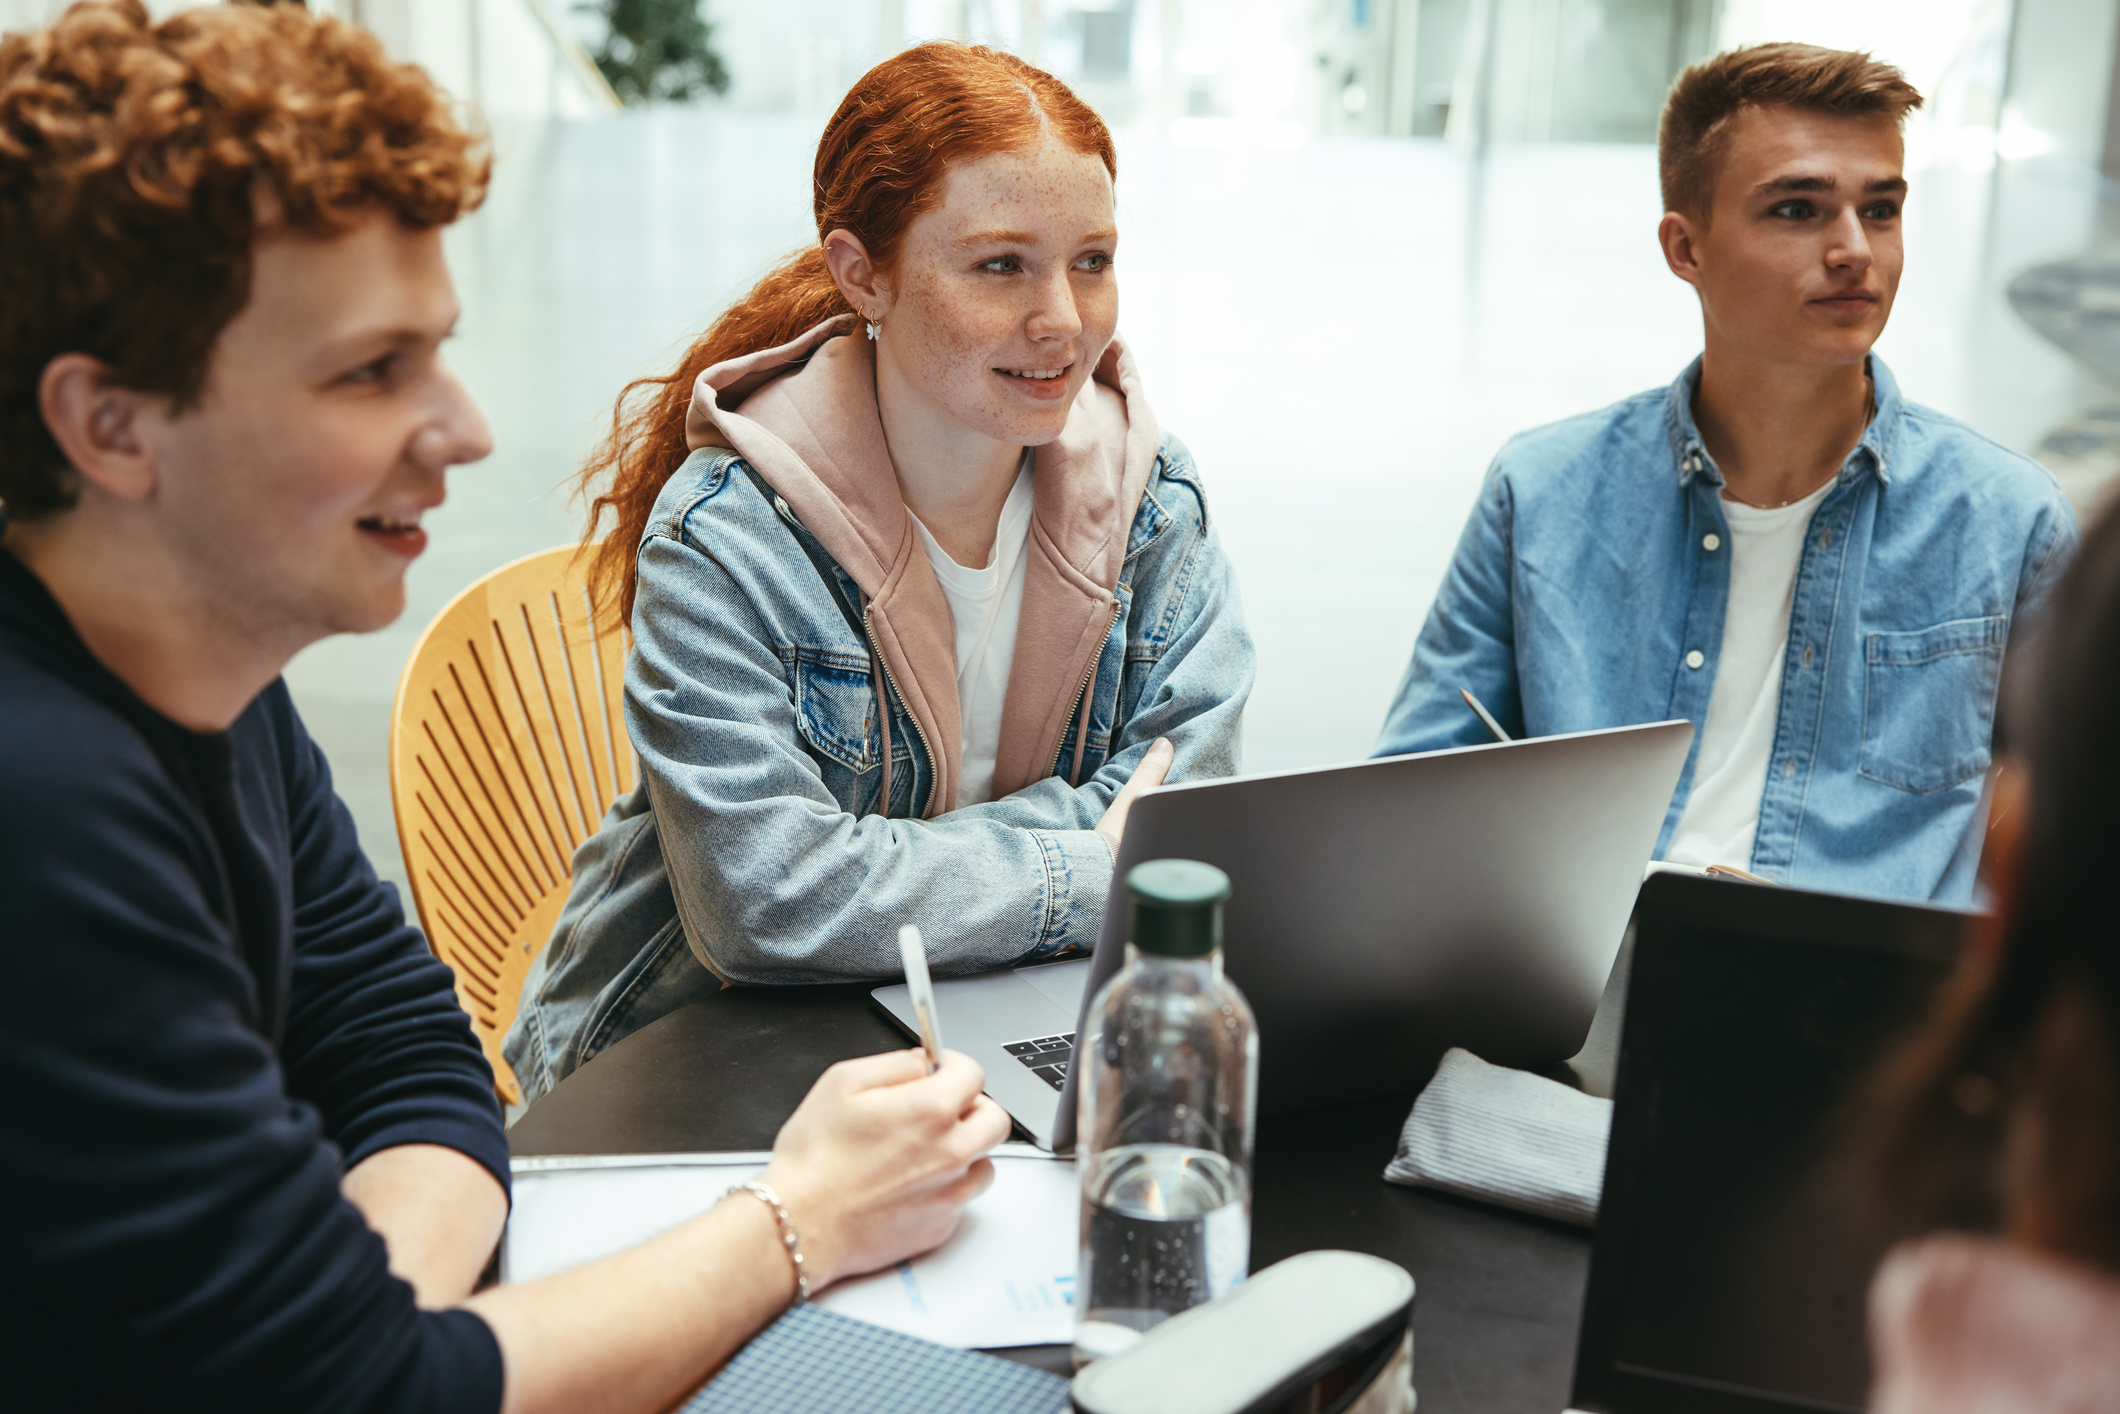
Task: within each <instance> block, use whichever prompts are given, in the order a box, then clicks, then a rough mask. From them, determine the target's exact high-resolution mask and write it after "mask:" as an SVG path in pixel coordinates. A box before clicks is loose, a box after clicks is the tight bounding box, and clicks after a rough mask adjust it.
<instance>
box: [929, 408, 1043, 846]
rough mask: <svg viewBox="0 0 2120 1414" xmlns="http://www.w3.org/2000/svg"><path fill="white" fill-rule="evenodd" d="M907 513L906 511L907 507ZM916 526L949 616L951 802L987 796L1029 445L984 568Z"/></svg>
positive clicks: (1008, 651)
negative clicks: (954, 739)
mask: <svg viewBox="0 0 2120 1414" xmlns="http://www.w3.org/2000/svg"><path fill="white" fill-rule="evenodd" d="M907 514H911V512H907ZM913 524H914V525H916V526H919V527H920V543H921V544H923V545H925V546H926V547H927V557H928V563H929V564H931V565H933V566H934V567H935V578H937V579H939V580H941V581H942V597H943V598H945V599H947V600H949V603H950V619H951V621H952V622H953V623H954V624H955V625H956V629H957V720H958V727H959V730H960V732H961V735H962V741H963V757H962V765H963V769H962V770H961V771H959V772H958V776H957V799H956V801H955V802H954V803H952V804H951V806H950V808H951V809H952V810H955V809H958V808H960V807H962V806H966V805H978V804H980V803H981V802H983V801H987V800H991V799H993V796H994V756H995V753H996V752H998V751H999V750H1000V748H1001V704H1002V701H1003V699H1005V698H1006V697H1007V696H1008V670H1009V665H1010V664H1011V663H1013V662H1015V661H1016V621H1017V620H1018V619H1019V618H1021V617H1022V615H1023V567H1024V554H1023V547H1024V546H1025V545H1027V544H1029V543H1030V535H1031V451H1030V448H1028V447H1026V448H1024V449H1023V463H1022V466H1021V467H1020V468H1019V469H1018V470H1017V472H1016V484H1015V485H1014V486H1013V487H1011V488H1010V490H1009V493H1008V500H1007V501H1005V502H1003V503H1002V506H1001V523H1000V524H999V525H998V526H997V527H996V528H995V532H994V548H993V549H992V550H991V551H989V552H988V554H987V559H986V568H985V569H978V570H968V569H966V568H965V567H964V566H963V565H960V564H958V563H957V562H956V561H955V560H953V559H951V558H950V556H949V552H948V551H947V550H944V549H943V548H942V547H941V546H940V545H938V544H936V543H935V537H934V536H932V535H930V534H928V528H927V527H926V526H924V525H921V524H920V517H919V516H913Z"/></svg>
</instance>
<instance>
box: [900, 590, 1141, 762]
mask: <svg viewBox="0 0 2120 1414" xmlns="http://www.w3.org/2000/svg"><path fill="white" fill-rule="evenodd" d="M1120 607H1121V606H1120V604H1119V601H1118V600H1117V599H1114V600H1112V616H1111V619H1110V621H1109V622H1107V623H1106V624H1105V625H1104V637H1103V638H1100V639H1098V640H1097V651H1096V652H1094V653H1092V654H1090V655H1089V666H1088V667H1087V668H1084V669H1083V670H1082V681H1081V682H1079V683H1077V684H1076V685H1075V712H1080V711H1084V710H1087V704H1085V703H1084V702H1083V700H1082V699H1083V697H1084V696H1085V695H1086V694H1087V693H1088V692H1089V683H1090V679H1091V678H1093V677H1095V676H1096V675H1097V664H1099V663H1100V662H1102V661H1104V645H1105V644H1106V643H1108V642H1110V641H1111V636H1112V629H1113V627H1114V626H1116V625H1117V624H1118V622H1119V613H1120ZM877 661H878V662H881V661H882V659H881V657H880V656H879V657H878V659H877ZM886 675H887V676H888V670H886ZM1075 712H1069V713H1068V714H1067V716H1065V717H1064V718H1062V719H1061V724H1060V744H1059V745H1058V746H1056V747H1054V748H1053V759H1052V760H1051V761H1049V762H1047V763H1046V766H1045V774H1046V775H1048V776H1051V775H1057V774H1058V773H1059V770H1060V758H1061V756H1062V755H1064V754H1065V753H1066V751H1067V748H1068V747H1069V746H1070V745H1072V744H1073V741H1074V733H1073V732H1070V731H1069V730H1068V729H1067V724H1068V723H1069V722H1072V721H1074V720H1075ZM914 725H915V726H918V725H919V723H918V722H915V723H914ZM1082 750H1083V753H1084V754H1085V755H1087V754H1088V752H1089V738H1088V736H1086V735H1085V736H1084V737H1083V738H1082ZM1075 766H1076V769H1077V771H1078V772H1079V770H1080V768H1081V766H1082V763H1081V762H1080V761H1077V762H1076V763H1075Z"/></svg>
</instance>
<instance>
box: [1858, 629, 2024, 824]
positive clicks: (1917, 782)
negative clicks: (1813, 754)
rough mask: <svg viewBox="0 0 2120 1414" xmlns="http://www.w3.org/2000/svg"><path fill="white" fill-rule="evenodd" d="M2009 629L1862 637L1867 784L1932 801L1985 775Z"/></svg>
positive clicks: (1922, 631)
mask: <svg viewBox="0 0 2120 1414" xmlns="http://www.w3.org/2000/svg"><path fill="white" fill-rule="evenodd" d="M2009 623H2010V621H2009V615H2007V614H1995V615H1993V616H1991V617H1988V618H1984V619H1953V620H1952V621H1951V622H1949V623H1942V624H1937V625H1935V626H1934V627H1933V628H1924V629H1917V630H1915V631H1913V632H1911V633H1866V634H1864V635H1863V640H1862V658H1863V667H1862V671H1863V682H1862V759H1861V762H1860V764H1859V765H1858V766H1857V768H1856V769H1857V770H1858V771H1859V772H1860V773H1861V774H1862V775H1863V776H1864V777H1866V778H1867V779H1869V780H1873V781H1877V782H1880V783H1881V784H1884V785H1888V786H1891V787H1893V788H1895V789H1898V790H1903V791H1910V792H1912V793H1914V794H1916V795H1929V794H1932V793H1934V792H1936V791H1940V790H1948V789H1950V788H1951V787H1952V786H1955V785H1957V784H1959V783H1960V782H1961V781H1966V780H1970V779H1971V778H1973V777H1974V776H1977V775H1979V774H1980V773H1981V772H1982V771H1984V770H1986V769H1987V764H1988V744H1989V739H1990V736H1991V734H1992V733H1993V731H1994V725H1995V689H1996V686H1997V684H1998V683H1999V682H2000V681H2001V677H2002V649H2003V645H2004V644H2005V643H2007V642H2008V641H2009Z"/></svg>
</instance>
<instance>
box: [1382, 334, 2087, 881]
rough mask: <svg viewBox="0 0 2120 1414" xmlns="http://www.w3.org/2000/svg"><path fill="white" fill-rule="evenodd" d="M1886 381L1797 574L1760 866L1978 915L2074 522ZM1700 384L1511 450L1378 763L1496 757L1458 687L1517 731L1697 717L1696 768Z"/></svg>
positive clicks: (1677, 810) (1705, 576)
mask: <svg viewBox="0 0 2120 1414" xmlns="http://www.w3.org/2000/svg"><path fill="white" fill-rule="evenodd" d="M1870 371H1871V375H1872V377H1873V378H1874V379H1875V382H1876V389H1877V408H1876V416H1875V417H1874V418H1873V419H1872V420H1871V422H1870V426H1869V429H1868V430H1867V431H1866V432H1864V433H1863V436H1862V440H1861V441H1860V442H1859V443H1857V444H1856V447H1855V450H1854V451H1853V452H1851V453H1850V454H1849V456H1848V459H1847V461H1846V462H1845V463H1844V464H1843V465H1842V466H1841V469H1840V475H1839V477H1838V479H1837V480H1836V481H1835V483H1834V485H1833V487H1832V489H1831V490H1829V491H1828V492H1827V493H1826V495H1825V499H1824V500H1822V501H1820V502H1819V504H1818V508H1817V509H1816V511H1814V512H1813V514H1812V517H1811V524H1810V529H1809V531H1808V532H1807V533H1806V535H1805V539H1804V547H1803V556H1802V559H1801V561H1800V563H1799V564H1798V567H1797V571H1796V586H1795V598H1794V602H1793V605H1792V607H1791V609H1790V612H1789V639H1788V646H1787V648H1786V650H1785V652H1786V656H1785V657H1784V659H1783V663H1782V680H1781V704H1780V711H1779V716H1778V720H1777V722H1776V726H1775V732H1774V752H1773V756H1772V757H1771V759H1770V761H1769V765H1768V770H1767V783H1766V789H1765V790H1764V792H1763V793H1762V794H1761V796H1760V801H1759V828H1758V832H1757V834H1756V836H1755V838H1754V842H1753V846H1752V859H1751V864H1750V867H1751V869H1752V871H1753V872H1754V873H1757V874H1761V875H1764V876H1766V877H1767V878H1769V879H1773V880H1775V881H1776V882H1778V883H1784V884H1791V885H1796V886H1799V887H1803V888H1810V889H1822V890H1827V891H1831V892H1837V893H1852V894H1867V895H1872V896H1879V897H1889V898H1904V899H1933V900H1935V901H1937V902H1941V903H1950V904H1964V903H1966V902H1967V901H1968V900H1969V899H1970V898H1971V896H1972V889H1973V872H1974V866H1975V865H1976V863H1977V862H1978V838H1977V835H1974V834H1973V833H1972V831H1971V827H1972V825H1973V823H1974V819H1975V816H1976V814H1977V813H1978V812H1979V810H1980V801H1981V795H1982V785H1983V772H1984V771H1985V769H1986V767H1987V764H1988V740H1989V735H1990V730H1991V727H1992V724H1993V720H1994V710H1995V691H1996V686H1997V681H1998V678H1999V675H2000V672H2001V668H2002V651H2003V646H2004V644H2005V643H2006V642H2007V641H2008V639H2009V633H2010V627H2011V625H2012V624H2013V623H2014V622H2015V621H2016V620H2017V619H2018V618H2020V617H2021V616H2022V615H2023V614H2024V613H2025V611H2026V610H2027V609H2028V608H2030V607H2031V606H2033V605H2034V604H2036V603H2037V602H2038V600H2039V599H2040V598H2041V597H2042V596H2043V595H2044V593H2045V592H2046V589H2047V587H2048V586H2049V585H2050V584H2051V583H2052V581H2053V579H2054V577H2055V576H2056V575H2057V574H2058V573H2059V572H2060V569H2061V566H2062V564H2063V562H2064V561H2065V560H2066V558H2067V554H2068V551H2069V550H2070V548H2071V547H2072V546H2073V545H2074V543H2075V539H2076V520H2075V516H2074V514H2073V513H2072V512H2071V511H2070V509H2069V505H2068V502H2067V501H2066V500H2064V499H2063V498H2062V495H2061V491H2060V488H2059V487H2058V486H2057V485H2056V484H2055V481H2054V478H2053V477H2052V476H2051V475H2050V474H2048V472H2047V471H2046V470H2045V469H2044V468H2042V467H2040V466H2038V465H2037V464H2036V463H2033V462H2030V461H2027V460H2026V459H2025V458H2023V457H2020V456H2018V455H2016V454H2015V453H2013V452H2009V451H2006V450H2005V449H2003V448H2001V447H1999V446H1997V445H1995V444H1994V443H1993V442H1990V441H1988V440H1987V439H1986V438H1984V437H1981V436H1980V435H1978V434H1977V433H1975V432H1973V431H1972V430H1971V429H1969V428H1967V427H1966V426H1964V425H1963V424H1962V423H1959V422H1957V421H1954V420H1953V419H1951V418H1948V417H1945V416H1943V415H1942V414H1940V413H1937V412H1933V411H1931V410H1929V409H1927V408H1924V407H1920V406H1918V405H1915V404H1912V403H1908V402H1905V401H1903V400H1902V399H1901V397H1900V395H1899V388H1898V385H1897V384H1896V383H1894V382H1893V380H1892V375H1891V374H1890V373H1889V372H1887V371H1886V369H1885V366H1884V364H1883V362H1882V361H1881V360H1879V359H1876V358H1874V357H1873V358H1872V359H1871V360H1870ZM1699 378H1700V362H1699V360H1695V361H1694V363H1693V365H1692V366H1691V367H1690V368H1688V369H1687V370H1686V371H1685V372H1684V373H1683V374H1681V375H1679V377H1678V379H1677V381H1676V382H1674V383H1672V384H1671V386H1670V387H1669V388H1668V389H1664V390H1661V391H1658V392H1650V393H1643V394H1641V395H1640V396H1638V397H1633V398H1629V399H1628V400H1627V401H1625V402H1623V403H1619V404H1617V405H1615V406H1613V407H1610V408H1606V409H1604V410H1603V411H1601V412H1594V413H1586V414H1584V415H1583V416H1581V417H1574V418H1570V419H1568V420H1567V421H1565V422H1557V423H1554V424H1553V425H1551V426H1549V427H1542V428H1539V429H1537V430H1535V431H1532V432H1526V433H1524V434H1522V435H1521V436H1518V437H1515V438H1513V439H1511V441H1510V442H1509V444H1508V445H1507V446H1505V447H1504V448H1503V449H1502V451H1501V454H1500V455H1499V456H1497V457H1496V458H1495V460H1494V465H1493V467H1492V468H1490V469H1489V471H1488V473H1487V480H1486V484H1485V486H1484V487H1483V488H1482V490H1481V493H1480V499H1479V504H1478V505H1477V507H1475V509H1474V510H1473V513H1472V517H1471V520H1470V521H1469V522H1468V523H1467V524H1466V527H1465V531H1464V535H1463V536H1462V538H1460V540H1459V541H1458V547H1457V554H1456V556H1455V558H1454V559H1453V560H1452V562H1451V565H1450V569H1449V571H1448V573H1446V574H1445V576H1444V578H1443V583H1442V587H1441V588H1440V590H1438V592H1437V594H1436V599H1435V604H1434V606H1433V607H1432V608H1431V609H1430V610H1429V613H1428V620H1427V622H1426V623H1425V624H1423V625H1422V627H1421V634H1420V638H1419V639H1418V640H1417V641H1416V642H1415V644H1414V650H1413V661H1412V663H1411V664H1410V665H1409V666H1408V668H1407V670H1406V677H1405V681H1404V682H1403V683H1402V684H1401V685H1400V687H1399V693H1398V698H1397V700H1396V701H1394V702H1393V704H1392V707H1391V712H1390V715H1389V717H1388V718H1387V719H1386V721H1385V724H1384V731H1383V735H1382V737H1381V738H1380V740H1379V743H1378V753H1377V754H1379V755H1392V754H1396V753H1399V752H1407V751H1430V750H1434V749H1436V748H1439V747H1446V746H1462V745H1466V744H1468V743H1472V742H1481V741H1487V740H1490V739H1491V738H1490V736H1489V734H1488V732H1487V730H1486V728H1485V727H1483V726H1481V724H1480V722H1479V721H1478V719H1477V718H1475V717H1474V716H1473V714H1472V713H1471V712H1470V711H1468V710H1467V709H1466V707H1465V704H1464V701H1463V699H1462V698H1460V697H1459V696H1458V689H1460V688H1469V689H1470V690H1471V691H1472V693H1473V694H1474V695H1475V696H1477V697H1478V698H1479V699H1480V700H1481V701H1482V702H1484V703H1485V704H1486V705H1487V708H1488V710H1490V711H1491V712H1493V713H1494V715H1495V717H1496V719H1497V720H1499V721H1500V722H1501V724H1502V725H1503V726H1504V727H1505V728H1507V729H1508V730H1509V731H1510V732H1511V733H1512V734H1515V735H1522V736H1548V735H1553V734H1557V733H1561V732H1576V731H1588V730H1593V729H1596V728H1602V727H1617V726H1625V725H1630V724H1633V723H1638V722H1654V721H1662V720H1666V719H1670V718H1685V719H1687V720H1689V721H1691V722H1692V723H1693V724H1694V727H1695V729H1696V734H1695V736H1694V750H1695V753H1697V752H1698V750H1699V744H1700V737H1699V735H1698V729H1699V727H1700V726H1701V724H1702V723H1703V722H1704V721H1705V720H1706V719H1707V714H1708V697H1709V694H1710V692H1711V691H1712V690H1713V688H1714V686H1715V666H1716V662H1717V657H1718V653H1719V651H1720V649H1721V647H1722V632H1723V617H1724V609H1725V607H1726V601H1727V599H1728V595H1729V588H1730V554H1729V550H1728V548H1727V547H1728V545H1729V543H1730V530H1729V526H1728V524H1727V522H1726V521H1725V520H1724V517H1723V509H1722V497H1721V490H1722V485H1723V477H1722V473H1721V472H1720V471H1719V470H1717V468H1716V466H1715V462H1714V459H1713V458H1711V457H1710V456H1709V455H1708V453H1707V449H1706V448H1705V447H1704V446H1702V444H1701V439H1700V432H1699V429H1698V428H1696V427H1695V426H1694V422H1693V410H1692V402H1693V391H1694V389H1695V387H1696V386H1697V385H1698V382H1699ZM1695 654H1697V655H1699V656H1698V657H1697V658H1696V657H1694V656H1693V655H1695ZM1695 663H1698V665H1699V666H1697V667H1696V666H1693V665H1694V664H1695ZM1693 766H1694V761H1693V758H1692V757H1691V756H1689V757H1688V759H1687V761H1686V767H1685V772H1684V774H1683V775H1681V776H1680V778H1679V783H1678V791H1677V793H1676V794H1675V795H1673V796H1672V798H1671V806H1670V809H1669V810H1668V812H1666V814H1665V817H1664V827H1663V833H1662V834H1661V835H1660V836H1659V838H1658V840H1657V845H1656V849H1657V854H1658V856H1659V857H1661V855H1662V853H1663V850H1664V848H1665V847H1666V845H1668V844H1669V842H1670V839H1671V834H1672V831H1673V829H1674V828H1675V827H1676V826H1677V824H1678V819H1679V816H1680V815H1681V814H1683V813H1684V811H1685V808H1686V797H1687V794H1688V792H1689V791H1690V790H1691V788H1692V783H1693Z"/></svg>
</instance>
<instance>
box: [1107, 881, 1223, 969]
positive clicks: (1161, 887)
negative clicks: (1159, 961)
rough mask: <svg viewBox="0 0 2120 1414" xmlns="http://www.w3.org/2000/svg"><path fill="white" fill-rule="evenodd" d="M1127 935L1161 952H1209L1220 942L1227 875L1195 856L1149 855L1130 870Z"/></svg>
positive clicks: (1161, 954)
mask: <svg viewBox="0 0 2120 1414" xmlns="http://www.w3.org/2000/svg"><path fill="white" fill-rule="evenodd" d="M1126 897H1127V902H1128V905H1129V906H1128V909H1127V920H1126V940H1127V941H1128V942H1130V943H1132V944H1133V945H1134V946H1135V947H1137V948H1139V949H1141V951H1143V952H1145V953H1154V954H1155V955H1156V956H1157V957H1206V956H1207V955H1208V954H1209V953H1211V952H1214V951H1215V950H1216V949H1217V948H1220V947H1221V946H1222V905H1223V903H1224V902H1225V901H1226V900H1227V899H1228V898H1229V876H1228V875H1227V874H1225V873H1223V872H1222V871H1221V870H1219V869H1217V868H1215V866H1214V865H1212V864H1202V863H1200V862H1199V861H1198V860H1194V859H1151V860H1150V861H1149V862H1148V863H1146V864H1137V865H1135V866H1134V868H1133V869H1132V871H1131V872H1129V873H1128V874H1127V876H1126Z"/></svg>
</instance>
